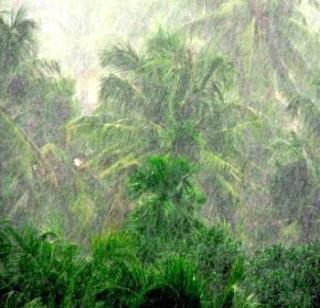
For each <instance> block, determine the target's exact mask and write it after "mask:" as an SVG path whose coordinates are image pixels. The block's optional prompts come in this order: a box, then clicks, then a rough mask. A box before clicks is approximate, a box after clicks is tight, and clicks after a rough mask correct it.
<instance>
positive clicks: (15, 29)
mask: <svg viewBox="0 0 320 308" xmlns="http://www.w3.org/2000/svg"><path fill="white" fill-rule="evenodd" d="M36 30H37V24H36V22H35V21H34V20H33V19H30V18H29V17H28V16H27V10H26V9H25V8H24V7H21V8H19V9H18V10H17V11H13V10H12V11H11V12H10V13H3V14H2V15H1V16H0V70H1V72H2V73H1V77H0V87H1V88H0V90H1V92H0V93H3V91H5V90H7V88H8V87H9V85H10V84H11V86H12V87H18V84H12V82H14V77H15V74H16V72H17V71H18V70H19V66H20V65H21V64H22V63H24V62H26V61H30V59H33V58H34V56H35V55H36V51H37V44H36V39H35V34H36Z"/></svg>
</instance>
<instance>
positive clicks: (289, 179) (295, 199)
mask: <svg viewBox="0 0 320 308" xmlns="http://www.w3.org/2000/svg"><path fill="white" fill-rule="evenodd" d="M313 84H314V87H313V91H311V90H310V91H308V92H307V94H305V95H303V96H302V95H300V96H297V97H295V99H294V100H292V101H291V102H290V103H289V111H290V113H291V114H292V116H293V123H294V125H293V127H292V130H291V133H290V134H291V136H290V137H289V138H288V136H286V138H278V140H277V141H275V142H273V144H272V146H271V147H270V150H271V151H270V153H271V161H272V162H273V163H274V164H275V165H276V166H277V168H276V170H275V172H274V174H273V176H272V177H271V201H272V204H273V205H274V206H275V207H276V208H277V211H278V213H279V214H280V215H279V217H281V219H283V220H286V223H287V224H290V223H298V225H299V227H300V228H301V240H302V241H304V242H309V241H311V240H313V239H315V238H316V237H317V236H319V234H320V233H319V232H320V230H319V228H318V227H317V225H318V219H319V217H320V186H319V181H320V160H319V154H318V153H319V150H320V148H319V145H318V139H319V136H320V126H319V117H320V109H319V106H318V104H317V102H318V101H319V98H320V97H319V95H318V94H319V93H318V91H319V83H318V81H317V80H316V81H315V82H314V83H313Z"/></svg>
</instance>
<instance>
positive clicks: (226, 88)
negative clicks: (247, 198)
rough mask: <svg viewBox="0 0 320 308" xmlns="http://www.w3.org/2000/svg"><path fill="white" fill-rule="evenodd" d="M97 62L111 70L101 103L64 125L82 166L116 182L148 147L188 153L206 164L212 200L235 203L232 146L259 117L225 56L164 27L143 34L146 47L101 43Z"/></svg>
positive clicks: (236, 154) (205, 178) (236, 180)
mask: <svg viewBox="0 0 320 308" xmlns="http://www.w3.org/2000/svg"><path fill="white" fill-rule="evenodd" d="M102 64H103V66H104V67H105V68H106V69H107V70H108V75H107V76H106V77H105V78H104V79H103V81H102V89H101V99H102V102H101V104H100V106H99V108H98V109H97V110H96V112H95V113H94V114H93V115H91V116H85V117H82V118H80V119H77V120H75V121H73V122H71V123H70V125H69V127H68V131H69V135H70V137H71V138H72V139H71V140H78V141H81V142H82V145H83V146H82V151H83V155H84V156H85V157H87V158H88V162H87V163H86V165H85V166H84V168H85V167H90V168H91V169H93V170H96V172H97V173H98V176H99V177H100V178H101V179H109V182H108V183H109V184H108V185H114V184H111V183H114V180H112V178H114V179H116V181H117V182H118V183H121V182H122V181H121V179H123V178H125V175H126V172H127V170H128V169H129V170H130V168H133V167H134V166H136V165H138V164H140V162H141V160H143V159H144V158H145V157H146V156H148V155H150V154H157V153H171V154H173V155H180V156H185V157H187V158H189V159H191V160H193V161H195V162H200V163H201V165H202V166H203V169H204V170H206V174H207V176H203V177H202V179H203V182H204V183H205V188H206V190H207V191H209V195H210V199H211V200H212V202H213V204H214V205H213V206H215V207H216V208H218V205H220V206H223V205H226V204H227V203H228V205H229V206H230V208H232V206H231V205H232V204H234V203H235V201H236V200H237V184H239V181H240V171H239V168H238V167H237V166H235V165H234V162H235V159H236V158H239V152H238V150H236V149H235V146H236V144H237V145H241V136H242V133H243V131H244V130H245V129H246V128H247V127H250V126H252V125H254V124H257V123H258V122H259V121H260V119H259V116H258V115H257V114H255V112H254V110H252V109H250V108H245V107H244V105H242V104H240V103H238V102H237V100H236V91H235V90H234V89H232V87H231V84H232V78H233V72H232V67H231V66H230V64H229V63H228V62H227V61H226V60H225V59H224V58H223V57H220V56H216V55H210V54H207V53H198V52H196V51H195V48H193V47H192V46H188V44H187V41H186V40H185V39H184V38H183V37H181V36H180V35H178V34H168V33H166V32H164V31H163V30H160V31H159V32H158V33H157V34H156V35H155V36H153V37H152V38H151V39H149V40H148V41H147V44H146V50H145V52H144V53H143V54H141V55H140V54H139V53H138V52H137V51H135V50H134V49H133V47H132V46H131V45H130V44H122V45H116V46H113V47H112V48H108V49H107V50H106V51H104V53H103V54H102ZM209 171H210V175H209ZM110 178H111V181H110ZM209 183H210V184H209ZM115 187H119V186H118V185H117V186H115ZM116 189H117V190H116V191H119V188H116ZM113 194H114V195H116V196H118V195H119V194H118V193H115V191H114V190H113ZM110 202H116V201H115V200H114V199H113V200H112V201H110ZM119 203H120V202H119V201H118V202H117V203H116V204H119ZM220 213H221V212H220ZM230 213H231V212H230V211H229V214H230ZM228 218H230V217H228Z"/></svg>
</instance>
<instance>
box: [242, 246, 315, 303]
mask: <svg viewBox="0 0 320 308" xmlns="http://www.w3.org/2000/svg"><path fill="white" fill-rule="evenodd" d="M247 271H248V272H247V279H246V283H245V284H246V287H247V288H248V289H249V290H250V291H252V292H254V293H255V294H256V295H257V297H258V299H259V301H260V303H261V304H262V305H264V306H266V307H319V302H320V244H319V243H313V244H308V245H305V246H300V247H295V248H289V249H286V248H284V247H282V246H274V247H271V248H267V249H266V250H264V251H260V252H258V253H257V254H256V255H255V256H254V257H253V258H251V260H250V265H249V266H248V270H247Z"/></svg>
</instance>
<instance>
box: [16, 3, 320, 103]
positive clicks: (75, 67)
mask: <svg viewBox="0 0 320 308" xmlns="http://www.w3.org/2000/svg"><path fill="white" fill-rule="evenodd" d="M284 1H285V0H284ZM11 3H12V4H13V5H14V6H19V5H21V4H22V5H26V6H27V7H28V8H29V12H30V16H32V17H33V18H36V20H37V21H39V23H40V29H41V31H40V36H39V38H40V54H41V56H43V57H45V58H52V59H56V60H58V61H59V62H60V64H61V66H62V69H63V71H64V72H65V73H66V74H68V75H70V76H71V77H73V78H75V79H76V80H77V94H78V97H79V98H80V100H81V101H82V102H84V106H85V107H88V106H89V109H90V106H92V105H95V103H96V101H97V97H96V96H97V92H98V88H99V76H100V75H101V69H100V67H99V58H98V54H99V52H100V51H101V50H102V49H103V48H104V47H105V46H107V44H108V43H111V42H114V41H115V40H117V39H120V38H124V39H129V40H130V41H131V42H138V41H139V40H138V38H139V37H143V36H145V35H146V34H148V32H149V31H150V30H152V29H150V28H152V26H155V25H157V24H158V21H159V20H163V16H161V15H159V14H160V13H159V12H163V14H167V13H168V14H170V9H171V8H172V7H173V1H172V0H171V1H170V0H161V1H160V0H11ZM304 10H305V12H307V15H309V17H311V19H313V20H314V21H315V22H317V21H320V15H319V14H316V13H315V12H314V11H310V10H308V7H305V9H304ZM180 12H181V11H180ZM157 14H158V15H157ZM151 25H152V26H151Z"/></svg>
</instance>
